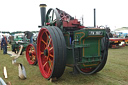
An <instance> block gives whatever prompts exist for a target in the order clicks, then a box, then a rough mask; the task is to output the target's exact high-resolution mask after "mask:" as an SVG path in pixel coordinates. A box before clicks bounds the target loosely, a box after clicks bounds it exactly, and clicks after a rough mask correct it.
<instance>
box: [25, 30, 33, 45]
mask: <svg viewBox="0 0 128 85" xmlns="http://www.w3.org/2000/svg"><path fill="white" fill-rule="evenodd" d="M25 36H26V37H27V39H30V43H32V44H33V33H32V32H29V31H25Z"/></svg>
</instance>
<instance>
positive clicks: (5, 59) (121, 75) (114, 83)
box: [0, 46, 128, 85]
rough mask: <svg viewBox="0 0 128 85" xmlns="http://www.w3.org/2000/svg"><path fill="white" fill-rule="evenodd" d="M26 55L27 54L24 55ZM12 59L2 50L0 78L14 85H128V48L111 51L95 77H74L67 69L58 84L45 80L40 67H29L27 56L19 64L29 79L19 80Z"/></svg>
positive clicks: (21, 57)
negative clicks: (4, 71) (22, 66)
mask: <svg viewBox="0 0 128 85" xmlns="http://www.w3.org/2000/svg"><path fill="white" fill-rule="evenodd" d="M24 54H25V53H24ZM11 61H12V58H11V57H10V56H9V55H3V54H2V51H1V50H0V77H2V78H3V79H4V81H6V82H7V81H10V82H11V83H12V85H128V46H127V47H122V48H119V49H109V54H108V60H107V64H106V65H105V67H104V69H103V70H102V71H100V72H99V73H96V74H94V75H83V74H77V75H72V74H70V72H71V71H72V68H69V67H66V69H65V72H64V74H63V75H62V77H61V78H60V79H58V80H57V81H56V82H50V81H48V80H46V79H44V78H43V77H42V75H41V73H40V71H39V68H38V65H36V66H32V65H29V64H28V62H27V60H26V57H25V55H22V56H20V58H18V59H17V62H20V63H22V64H23V65H24V67H25V69H26V74H27V79H25V80H21V79H19V78H18V67H17V66H15V65H12V63H11ZM4 66H6V67H7V72H8V79H5V78H4V76H3V67H4Z"/></svg>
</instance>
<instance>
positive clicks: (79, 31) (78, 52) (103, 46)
mask: <svg viewBox="0 0 128 85" xmlns="http://www.w3.org/2000/svg"><path fill="white" fill-rule="evenodd" d="M40 9H41V23H42V25H41V26H39V27H40V28H41V29H40V31H39V34H38V38H37V46H35V45H33V44H30V45H28V47H27V50H26V57H27V61H28V62H29V64H32V65H35V64H36V63H37V60H38V65H39V69H40V72H41V74H42V75H43V77H44V78H46V79H50V78H54V77H55V78H59V77H61V76H62V74H63V72H64V70H65V66H69V67H72V68H73V73H74V74H76V73H82V74H94V73H97V72H99V71H100V70H102V69H103V67H104V66H105V64H106V60H107V55H108V42H109V38H108V35H107V33H106V31H105V29H100V28H96V27H93V28H88V27H85V26H83V25H81V23H80V21H78V19H75V18H74V17H72V16H71V15H69V14H68V13H66V12H65V11H62V10H60V9H58V8H56V9H52V8H50V9H49V10H48V11H47V13H46V5H45V4H40Z"/></svg>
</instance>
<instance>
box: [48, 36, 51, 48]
mask: <svg viewBox="0 0 128 85" xmlns="http://www.w3.org/2000/svg"><path fill="white" fill-rule="evenodd" d="M51 41H52V39H51V38H50V39H49V43H48V46H47V47H49V45H50V43H51Z"/></svg>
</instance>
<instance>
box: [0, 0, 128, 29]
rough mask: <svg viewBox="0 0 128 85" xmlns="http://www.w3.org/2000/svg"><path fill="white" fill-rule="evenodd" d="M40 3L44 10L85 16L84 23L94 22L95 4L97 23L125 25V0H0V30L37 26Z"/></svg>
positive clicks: (127, 15) (127, 23)
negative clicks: (43, 4)
mask: <svg viewBox="0 0 128 85" xmlns="http://www.w3.org/2000/svg"><path fill="white" fill-rule="evenodd" d="M42 3H45V4H47V10H48V9H49V8H59V9H61V10H64V11H66V12H67V13H68V14H70V15H71V16H73V17H75V16H76V18H77V19H80V18H81V17H82V16H84V26H93V9H94V8H96V21H97V22H96V24H97V26H100V25H104V26H106V25H107V26H110V27H111V29H116V28H118V27H128V6H127V3H128V0H0V31H20V30H21V31H26V30H29V31H31V30H39V28H38V25H40V24H41V19H40V8H39V4H42Z"/></svg>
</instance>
